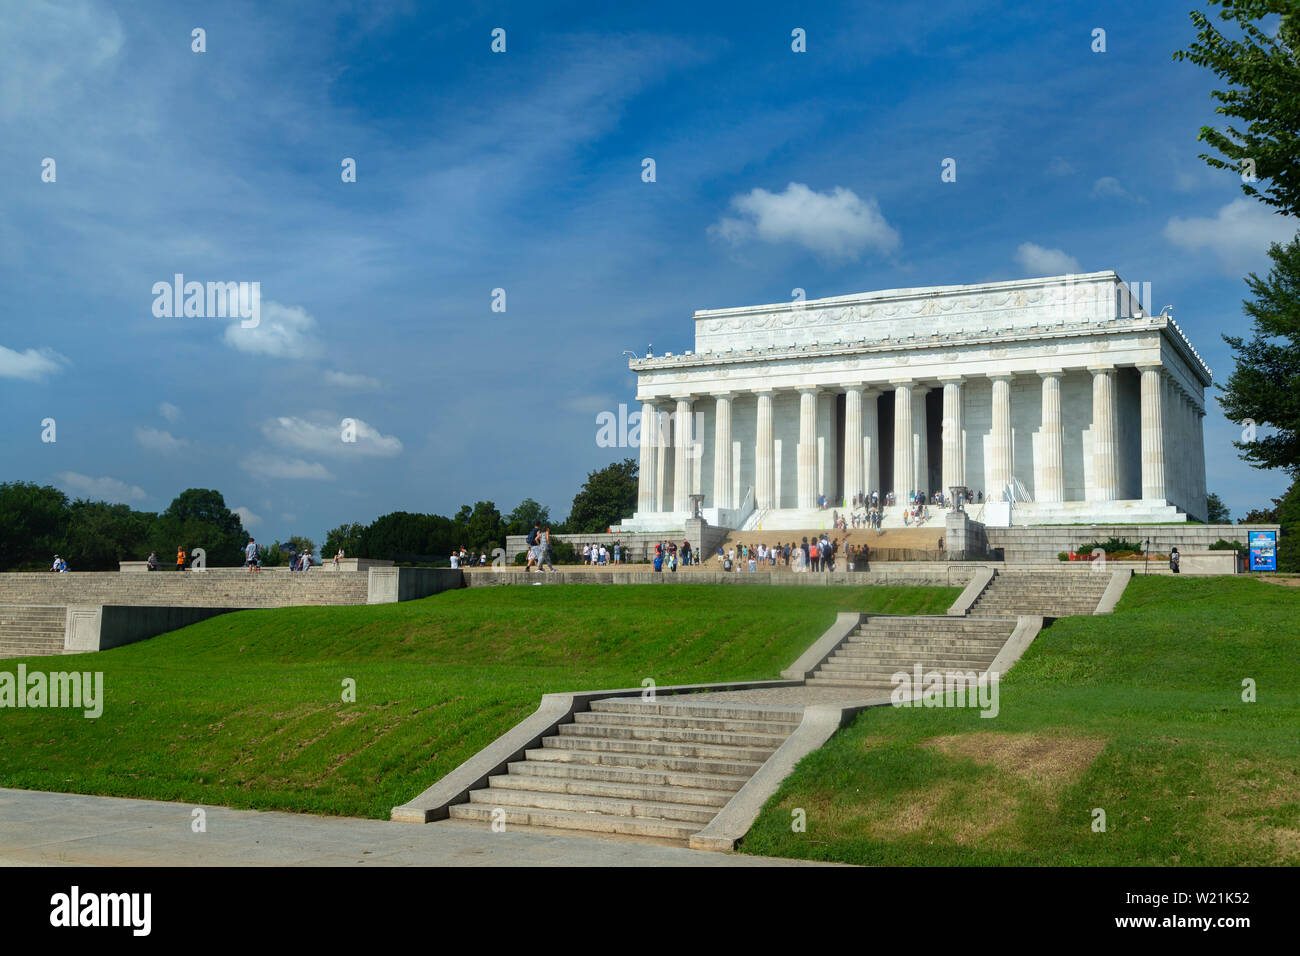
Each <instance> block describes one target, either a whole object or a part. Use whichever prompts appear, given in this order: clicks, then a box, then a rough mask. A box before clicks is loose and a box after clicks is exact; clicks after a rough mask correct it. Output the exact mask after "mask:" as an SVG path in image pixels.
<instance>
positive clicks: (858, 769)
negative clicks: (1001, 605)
mask: <svg viewBox="0 0 1300 956" xmlns="http://www.w3.org/2000/svg"><path fill="white" fill-rule="evenodd" d="M1298 665H1300V590H1297V589H1295V588H1286V587H1279V586H1277V585H1275V584H1270V583H1264V582H1260V581H1255V580H1248V579H1229V578H1215V579H1199V580H1198V579H1192V578H1183V579H1172V578H1168V577H1164V578H1145V579H1144V578H1141V577H1138V578H1135V579H1134V580H1133V582H1132V583H1131V584H1130V586H1129V588H1128V590H1127V592H1126V593H1125V596H1124V598H1123V600H1122V601H1121V603H1120V605H1119V607H1118V608H1117V610H1116V612H1115V614H1113V615H1111V616H1108V617H1097V618H1082V617H1081V618H1070V619H1066V620H1063V621H1059V622H1057V623H1056V624H1055V625H1054V626H1052V627H1051V628H1049V629H1048V630H1046V631H1044V632H1043V634H1042V635H1040V636H1039V638H1038V640H1037V641H1036V642H1035V643H1034V645H1033V646H1032V647H1030V649H1029V651H1028V652H1027V653H1026V655H1025V656H1024V658H1023V659H1022V660H1021V662H1020V663H1019V664H1018V665H1017V666H1016V667H1015V668H1014V669H1013V670H1012V671H1011V672H1010V674H1008V675H1007V677H1006V678H1005V679H1004V680H1003V682H1002V686H1001V701H1000V703H1001V713H1000V714H999V715H998V716H997V717H996V718H994V719H986V718H980V717H979V716H978V715H977V712H974V711H969V710H958V709H948V710H943V709H932V710H916V709H897V710H896V709H893V708H879V709H874V710H872V711H868V712H866V713H864V714H863V715H861V716H860V717H859V718H858V719H857V721H855V723H854V724H853V725H852V726H851V727H849V728H847V729H846V730H845V731H843V732H842V733H840V734H838V735H837V736H836V737H835V738H834V739H833V740H832V741H831V742H830V743H829V744H828V745H827V746H826V747H824V748H822V750H820V751H818V752H817V753H815V754H812V755H810V756H809V757H808V758H807V759H806V760H804V761H803V762H802V763H801V764H800V765H799V767H798V769H797V770H796V771H795V773H794V774H793V775H792V776H791V777H790V778H789V779H788V780H787V781H786V783H785V785H784V786H783V787H782V789H781V790H780V792H779V793H777V794H776V795H775V796H774V797H773V799H772V800H771V801H769V803H768V806H767V807H766V808H765V810H764V812H763V814H762V815H761V816H760V818H759V821H758V822H757V824H756V825H755V827H754V829H753V830H751V832H750V834H749V836H748V837H747V838H746V840H745V844H744V847H743V849H744V850H745V851H747V852H752V853H766V854H779V855H786V856H795V857H808V858H815V859H827V860H841V861H847V862H857V863H877V864H953V863H960V864H1029V865H1035V864H1090V865H1095V864H1105V865H1124V864H1183V865H1192V864H1205V865H1237V864H1258V863H1275V864H1276V863H1290V864H1296V863H1300V734H1298V733H1297V728H1300V666H1298ZM1245 678H1252V679H1253V680H1254V681H1255V682H1256V686H1257V694H1258V700H1257V702H1256V703H1245V702H1243V701H1242V681H1243V679H1245ZM794 808H803V809H804V810H805V812H806V814H807V832H805V833H793V832H791V820H792V811H793V810H794ZM1094 808H1102V809H1103V810H1105V811H1106V814H1107V820H1106V823H1107V826H1106V832H1104V833H1097V832H1093V830H1092V821H1093V815H1092V813H1093V810H1094Z"/></svg>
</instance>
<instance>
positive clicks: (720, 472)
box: [713, 392, 735, 508]
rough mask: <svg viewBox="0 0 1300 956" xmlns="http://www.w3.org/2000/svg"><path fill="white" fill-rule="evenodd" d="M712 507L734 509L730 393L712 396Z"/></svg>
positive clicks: (719, 393)
mask: <svg viewBox="0 0 1300 956" xmlns="http://www.w3.org/2000/svg"><path fill="white" fill-rule="evenodd" d="M713 399H714V406H713V507H715V508H734V507H735V505H734V504H732V502H731V393H730V392H718V393H717V394H715V395H714V396H713Z"/></svg>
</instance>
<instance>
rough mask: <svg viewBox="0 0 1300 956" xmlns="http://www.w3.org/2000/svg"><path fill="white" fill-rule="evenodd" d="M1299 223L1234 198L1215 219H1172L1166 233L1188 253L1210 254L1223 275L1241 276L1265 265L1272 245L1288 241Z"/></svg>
mask: <svg viewBox="0 0 1300 956" xmlns="http://www.w3.org/2000/svg"><path fill="white" fill-rule="evenodd" d="M1298 228H1300V222H1297V220H1295V219H1292V218H1289V217H1287V216H1280V215H1278V214H1277V213H1274V212H1270V211H1269V209H1268V207H1266V206H1264V205H1263V204H1261V203H1259V202H1257V201H1255V200H1253V199H1234V200H1233V201H1232V202H1230V203H1228V204H1227V205H1226V206H1223V207H1222V208H1220V209H1219V211H1218V212H1217V213H1216V214H1215V215H1214V216H1213V217H1208V216H1192V217H1189V218H1187V219H1182V218H1180V217H1178V216H1174V217H1172V218H1171V219H1170V220H1169V221H1168V222H1167V223H1166V224H1165V228H1164V230H1163V233H1162V234H1163V235H1164V237H1165V238H1166V239H1168V240H1169V241H1170V242H1171V243H1173V244H1174V245H1175V246H1177V247H1178V248H1180V249H1185V250H1187V251H1188V252H1202V251H1205V252H1211V253H1213V254H1214V257H1215V258H1216V259H1217V260H1218V261H1219V265H1220V267H1221V268H1222V269H1223V271H1224V272H1226V273H1229V274H1233V275H1240V274H1241V273H1243V272H1248V271H1250V270H1251V269H1255V268H1259V267H1260V266H1261V265H1262V264H1263V263H1264V262H1266V261H1267V260H1266V255H1265V254H1266V253H1267V252H1268V247H1269V244H1270V243H1274V242H1288V241H1290V240H1291V238H1292V237H1293V236H1295V234H1296V230H1297V229H1298Z"/></svg>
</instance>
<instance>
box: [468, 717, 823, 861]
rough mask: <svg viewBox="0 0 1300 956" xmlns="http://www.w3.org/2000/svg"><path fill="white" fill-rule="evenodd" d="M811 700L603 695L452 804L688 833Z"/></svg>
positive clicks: (628, 831) (478, 815)
mask: <svg viewBox="0 0 1300 956" xmlns="http://www.w3.org/2000/svg"><path fill="white" fill-rule="evenodd" d="M801 710H802V709H801V708H779V707H777V708H770V709H769V708H762V707H754V706H733V705H726V704H719V703H706V702H700V703H687V702H686V701H685V699H684V698H683V697H673V698H660V699H659V700H657V701H654V702H650V701H643V700H641V699H640V698H639V697H631V698H629V697H611V698H606V699H603V700H595V701H592V702H591V709H590V710H589V711H586V712H580V713H577V714H574V717H573V722H572V723H568V724H561V725H559V726H558V727H557V728H556V733H555V734H553V735H551V736H548V737H544V738H543V739H542V741H541V746H540V747H538V748H536V749H532V750H528V751H526V753H525V759H524V760H522V761H515V762H512V763H510V764H509V765H508V772H507V773H505V774H499V775H494V776H492V777H489V779H488V787H487V788H486V789H482V790H474V791H471V792H470V795H469V802H468V803H461V804H457V805H455V806H452V807H451V808H450V809H449V814H450V816H451V818H452V819H453V820H475V821H480V822H484V823H490V822H492V820H493V811H494V810H497V809H499V810H500V811H502V812H503V814H504V817H502V814H501V813H498V814H497V817H496V818H497V819H504V821H505V823H506V824H507V825H511V824H513V825H522V826H543V827H553V828H558V829H565V830H586V831H594V832H599V833H612V834H624V835H629V836H639V837H654V838H659V839H665V840H673V841H681V842H686V841H687V840H689V839H690V837H691V835H692V834H694V833H697V832H699V831H700V830H701V829H703V828H704V826H705V825H706V824H707V823H709V821H711V820H712V819H713V818H714V816H716V815H717V813H718V811H719V810H721V809H722V807H724V806H725V805H726V804H727V803H728V801H730V800H731V798H732V797H733V796H734V795H735V793H736V791H738V790H739V789H740V788H741V787H742V786H744V784H745V783H746V781H748V780H749V778H750V777H751V776H752V775H753V773H754V772H755V771H756V770H758V768H759V767H760V766H762V764H763V762H764V761H766V760H767V758H768V757H770V756H771V755H772V753H773V752H774V751H775V750H776V749H777V747H779V746H780V745H781V744H782V743H784V742H785V739H786V738H787V737H789V736H790V734H791V733H792V732H793V731H794V729H795V727H796V726H798V724H799V720H800V719H801Z"/></svg>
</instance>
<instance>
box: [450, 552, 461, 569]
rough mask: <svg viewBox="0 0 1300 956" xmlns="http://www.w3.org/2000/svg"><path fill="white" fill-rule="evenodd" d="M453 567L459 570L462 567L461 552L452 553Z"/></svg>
mask: <svg viewBox="0 0 1300 956" xmlns="http://www.w3.org/2000/svg"><path fill="white" fill-rule="evenodd" d="M451 566H452V567H453V568H458V567H460V552H458V551H453V552H452V553H451Z"/></svg>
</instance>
